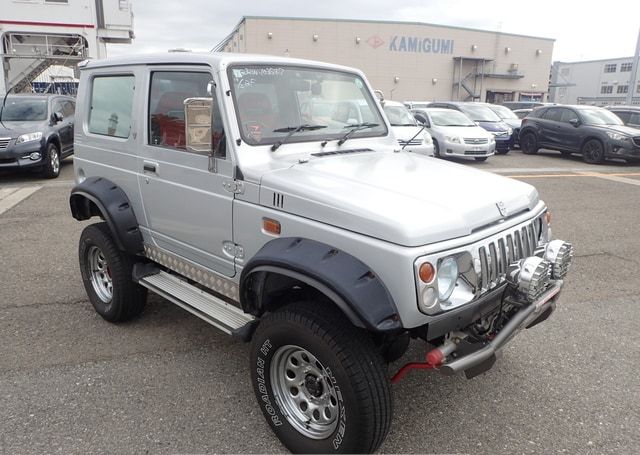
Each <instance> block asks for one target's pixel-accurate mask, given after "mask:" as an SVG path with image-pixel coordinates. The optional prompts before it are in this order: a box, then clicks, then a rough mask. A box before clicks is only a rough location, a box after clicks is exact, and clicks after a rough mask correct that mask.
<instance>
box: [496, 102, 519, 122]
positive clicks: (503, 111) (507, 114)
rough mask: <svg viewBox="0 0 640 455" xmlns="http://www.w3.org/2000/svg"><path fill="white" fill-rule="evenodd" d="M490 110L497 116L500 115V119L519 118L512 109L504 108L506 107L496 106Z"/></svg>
mask: <svg viewBox="0 0 640 455" xmlns="http://www.w3.org/2000/svg"><path fill="white" fill-rule="evenodd" d="M489 109H491V110H492V111H493V112H495V113H496V114H498V117H500V118H501V119H503V120H504V119H515V120H517V119H518V116H517V115H516V114H514V113H513V111H512V110H511V109H509V108H508V107H504V106H498V105H497V104H496V105H492V106H491V107H490V108H489Z"/></svg>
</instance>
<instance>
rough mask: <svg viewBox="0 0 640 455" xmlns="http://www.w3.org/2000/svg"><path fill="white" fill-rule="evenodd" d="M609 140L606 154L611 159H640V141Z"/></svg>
mask: <svg viewBox="0 0 640 455" xmlns="http://www.w3.org/2000/svg"><path fill="white" fill-rule="evenodd" d="M636 140H637V141H638V144H637V145H636V143H635V141H634V140H626V141H620V140H613V139H612V140H609V141H607V146H606V148H605V154H606V156H608V157H611V158H635V159H640V140H638V139H636Z"/></svg>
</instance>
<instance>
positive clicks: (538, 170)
mask: <svg viewBox="0 0 640 455" xmlns="http://www.w3.org/2000/svg"><path fill="white" fill-rule="evenodd" d="M627 169H628V168H623V167H613V166H598V171H603V170H604V171H621V170H622V171H624V170H627ZM487 171H488V172H495V173H496V174H546V173H549V172H565V173H571V172H572V173H574V174H575V173H583V172H587V173H594V172H596V170H595V169H594V168H593V167H530V168H526V167H502V168H496V169H487Z"/></svg>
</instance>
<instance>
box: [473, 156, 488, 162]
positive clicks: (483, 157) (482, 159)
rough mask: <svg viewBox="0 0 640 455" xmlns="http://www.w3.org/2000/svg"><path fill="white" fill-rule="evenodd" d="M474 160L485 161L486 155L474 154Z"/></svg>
mask: <svg viewBox="0 0 640 455" xmlns="http://www.w3.org/2000/svg"><path fill="white" fill-rule="evenodd" d="M475 160H476V161H487V157H486V156H476V157H475Z"/></svg>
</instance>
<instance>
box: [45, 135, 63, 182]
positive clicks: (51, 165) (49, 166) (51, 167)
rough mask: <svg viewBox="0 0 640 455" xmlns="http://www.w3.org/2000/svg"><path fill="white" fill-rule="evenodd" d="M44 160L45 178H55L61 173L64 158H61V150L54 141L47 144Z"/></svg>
mask: <svg viewBox="0 0 640 455" xmlns="http://www.w3.org/2000/svg"><path fill="white" fill-rule="evenodd" d="M42 162H43V164H42V176H43V177H44V178H47V179H55V178H56V177H57V176H59V175H60V167H61V166H62V159H61V158H60V150H58V147H57V146H56V144H54V143H53V142H50V143H48V144H47V148H46V149H45V153H44V156H43V157H42Z"/></svg>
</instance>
